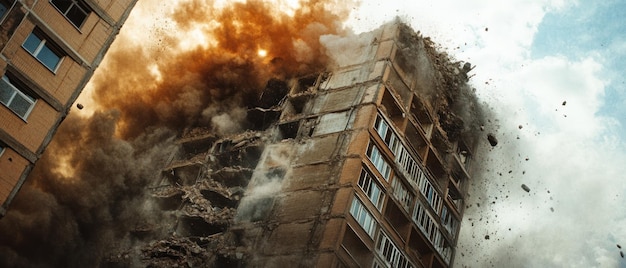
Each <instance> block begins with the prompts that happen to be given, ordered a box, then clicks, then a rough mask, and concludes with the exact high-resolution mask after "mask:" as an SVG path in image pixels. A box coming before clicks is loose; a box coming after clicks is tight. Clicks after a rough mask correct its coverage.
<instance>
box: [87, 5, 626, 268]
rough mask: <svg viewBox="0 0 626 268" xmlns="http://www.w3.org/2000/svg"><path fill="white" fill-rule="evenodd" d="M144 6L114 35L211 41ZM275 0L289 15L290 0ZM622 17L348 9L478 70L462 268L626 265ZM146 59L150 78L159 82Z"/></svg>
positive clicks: (358, 26)
mask: <svg viewBox="0 0 626 268" xmlns="http://www.w3.org/2000/svg"><path fill="white" fill-rule="evenodd" d="M140 2H149V3H153V4H152V5H143V7H142V8H141V9H136V10H134V11H133V13H132V15H131V18H130V19H129V21H132V25H133V28H132V29H123V30H124V34H123V35H120V37H118V41H116V42H118V43H119V42H126V44H127V45H128V46H129V47H139V46H141V45H143V44H144V42H145V41H146V40H157V39H158V40H159V41H158V42H155V43H147V44H145V46H146V47H147V48H146V50H153V51H154V50H158V49H160V48H159V46H162V45H163V44H168V45H171V44H172V42H171V40H161V38H162V37H163V36H166V37H167V38H177V39H178V40H184V41H182V42H179V43H177V45H178V46H179V48H183V49H184V48H189V49H193V47H194V46H207V45H209V44H211V42H212V41H211V40H210V39H207V38H205V37H203V36H202V35H201V34H194V32H197V33H200V32H202V31H203V29H205V28H210V27H214V25H204V24H189V25H186V29H185V30H186V31H185V33H182V32H183V31H180V32H181V36H176V35H177V33H178V31H179V29H176V28H175V26H176V24H175V23H174V22H173V21H172V20H170V19H169V18H168V17H167V16H160V15H159V14H163V13H167V12H169V11H170V10H171V9H172V5H175V3H176V2H175V1H167V2H164V1H148V0H140ZM218 2H219V1H218ZM223 2H224V3H226V2H227V1H223ZM279 2H281V4H277V8H278V9H283V10H286V12H293V9H294V8H297V6H298V5H297V4H295V3H294V1H279ZM336 2H340V1H339V0H337V1H336ZM155 3H156V4H155ZM140 4H141V3H140ZM624 13H626V3H623V2H620V1H610V0H609V1H601V2H599V1H596V2H592V1H586V2H584V1H556V0H555V1H528V0H526V1H523V0H512V1H506V3H504V1H498V2H496V1H491V0H477V1H467V0H465V1H463V0H458V1H456V0H455V1H452V0H442V1H421V0H418V1H383V0H379V1H374V0H372V1H369V0H362V1H360V2H358V4H357V5H355V6H354V8H353V9H352V13H351V14H350V15H349V16H348V17H346V22H345V25H344V27H346V28H350V29H351V31H353V32H355V33H359V32H364V31H370V30H372V29H375V28H378V27H379V26H380V25H381V24H383V23H384V22H387V21H389V20H392V19H394V18H395V17H400V18H401V19H403V20H404V21H406V22H407V23H409V24H410V25H411V26H412V27H413V28H414V29H415V30H418V31H420V32H421V33H422V34H423V35H425V36H430V37H431V38H432V40H433V41H434V42H436V43H438V44H440V45H441V48H442V49H443V50H445V51H447V52H448V53H449V55H451V56H452V57H454V58H456V59H458V60H462V61H468V62H471V63H472V64H473V65H475V66H476V68H475V69H474V70H473V71H472V73H471V74H473V75H474V76H473V77H472V79H471V80H470V81H471V84H472V86H473V87H474V88H475V89H476V93H477V95H478V97H479V100H480V101H482V102H484V104H485V106H487V107H489V109H490V110H491V111H492V113H491V114H492V117H491V118H489V121H488V124H486V126H485V127H486V128H487V131H490V132H493V133H495V135H496V137H497V138H498V140H499V141H500V143H499V144H498V145H497V146H495V147H493V148H492V147H491V146H489V145H488V144H487V142H484V143H483V144H481V145H480V147H479V148H478V149H477V150H476V152H475V157H474V159H473V162H474V163H475V164H474V167H475V169H476V172H477V174H480V176H475V177H474V178H473V179H472V181H471V182H468V183H470V195H469V196H468V197H467V198H466V202H465V204H466V212H465V218H464V220H463V223H462V229H461V235H460V238H459V245H458V249H457V253H456V260H455V266H456V267H626V260H625V259H623V258H621V257H620V254H619V253H620V249H619V248H618V247H617V245H618V244H621V245H623V246H626V209H623V207H624V205H623V204H626V184H624V183H623V180H624V178H623V174H624V173H626V165H624V164H625V163H626V150H625V149H626V148H625V147H626V146H625V140H626V116H625V115H626V105H624V104H626V84H625V80H624V78H623V75H622V74H621V72H620V71H621V70H624V69H626V68H625V67H626V66H624V65H625V64H626V57H625V56H626V37H624V36H623V33H624V32H626V29H624V28H626V23H624V22H623V20H624V19H623V18H626V16H624V15H626V14H624ZM135 17H137V18H151V19H135ZM127 28H128V27H127ZM165 32H167V34H163V33H165ZM184 34H187V36H185V35H184ZM150 46H155V47H150ZM157 60H158V59H157ZM103 65H105V64H104V63H103ZM154 66H155V67H154V73H153V74H152V77H153V78H154V79H155V80H157V81H162V80H163V79H167V77H164V75H163V73H161V72H159V70H158V67H159V66H158V64H156V63H155V64H154ZM105 69H106V68H105ZM105 69H100V72H105ZM97 78H98V74H97V73H96V75H95V76H94V80H97ZM90 98H91V89H90V88H89V87H88V88H87V89H86V90H85V92H84V94H82V95H81V97H80V99H79V100H78V102H79V103H83V104H85V109H84V110H82V111H81V112H80V114H81V115H82V116H88V115H90V114H91V113H93V112H94V110H95V109H96V108H95V107H97V104H94V103H92V102H91V101H90ZM485 136H486V135H485ZM485 141H486V139H485ZM522 184H525V185H527V186H528V187H529V188H530V192H526V191H524V190H523V189H522V188H521V185H522ZM487 237H489V238H488V239H487Z"/></svg>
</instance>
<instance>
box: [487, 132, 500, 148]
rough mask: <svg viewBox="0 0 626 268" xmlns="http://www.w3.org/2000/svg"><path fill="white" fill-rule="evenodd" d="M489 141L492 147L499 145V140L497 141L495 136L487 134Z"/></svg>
mask: <svg viewBox="0 0 626 268" xmlns="http://www.w3.org/2000/svg"><path fill="white" fill-rule="evenodd" d="M487 140H488V141H489V144H491V146H492V147H495V146H496V145H498V139H496V136H495V135H493V134H492V133H489V134H487Z"/></svg>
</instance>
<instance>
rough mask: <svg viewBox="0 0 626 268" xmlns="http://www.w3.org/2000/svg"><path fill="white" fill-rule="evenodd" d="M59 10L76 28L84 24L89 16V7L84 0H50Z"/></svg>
mask: <svg viewBox="0 0 626 268" xmlns="http://www.w3.org/2000/svg"><path fill="white" fill-rule="evenodd" d="M50 3H52V5H53V6H54V7H56V8H57V9H58V10H59V12H61V13H62V14H63V16H65V18H67V19H68V20H69V21H70V22H71V23H72V24H73V25H74V26H76V28H80V27H81V26H83V22H85V20H86V19H87V16H89V8H88V7H87V5H85V4H84V3H83V2H82V1H77V0H50Z"/></svg>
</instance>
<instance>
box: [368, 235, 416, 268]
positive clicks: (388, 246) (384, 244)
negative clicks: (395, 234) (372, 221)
mask: <svg viewBox="0 0 626 268" xmlns="http://www.w3.org/2000/svg"><path fill="white" fill-rule="evenodd" d="M376 252H378V255H379V256H380V257H381V258H382V259H383V260H385V262H386V263H387V267H398V268H408V267H413V265H412V264H411V263H410V262H409V260H408V259H407V258H406V257H405V256H404V254H402V252H401V251H400V250H399V249H398V247H396V245H394V244H393V242H392V241H391V239H389V237H388V236H387V235H386V234H385V233H383V232H380V235H379V237H378V244H376Z"/></svg>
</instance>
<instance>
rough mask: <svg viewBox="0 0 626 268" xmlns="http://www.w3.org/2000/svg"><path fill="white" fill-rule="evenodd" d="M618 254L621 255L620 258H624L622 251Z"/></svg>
mask: <svg viewBox="0 0 626 268" xmlns="http://www.w3.org/2000/svg"><path fill="white" fill-rule="evenodd" d="M619 255H620V256H622V259H623V258H624V252H623V251H620V252H619Z"/></svg>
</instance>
